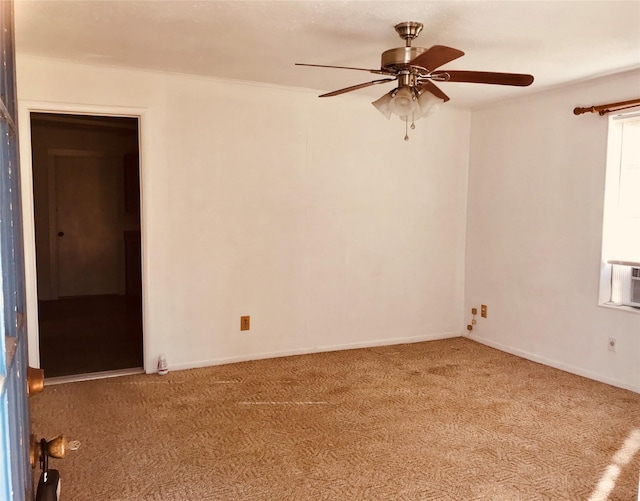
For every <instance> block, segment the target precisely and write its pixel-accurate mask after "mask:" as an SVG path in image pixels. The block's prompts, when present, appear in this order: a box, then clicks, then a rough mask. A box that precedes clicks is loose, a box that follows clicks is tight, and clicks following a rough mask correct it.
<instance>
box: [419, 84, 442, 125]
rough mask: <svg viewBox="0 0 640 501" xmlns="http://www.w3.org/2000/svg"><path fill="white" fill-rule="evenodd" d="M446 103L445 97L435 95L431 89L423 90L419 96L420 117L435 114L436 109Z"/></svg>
mask: <svg viewBox="0 0 640 501" xmlns="http://www.w3.org/2000/svg"><path fill="white" fill-rule="evenodd" d="M442 103H444V99H440V98H439V97H437V96H434V95H433V94H432V93H431V92H429V91H426V90H425V91H423V92H422V94H420V97H418V106H419V107H420V117H425V118H426V117H428V116H429V115H433V114H434V113H435V112H436V111H438V110H439V109H440V106H441V105H442Z"/></svg>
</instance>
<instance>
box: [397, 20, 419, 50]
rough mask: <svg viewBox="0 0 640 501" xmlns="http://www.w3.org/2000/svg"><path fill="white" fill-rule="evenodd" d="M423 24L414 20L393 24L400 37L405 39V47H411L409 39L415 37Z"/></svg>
mask: <svg viewBox="0 0 640 501" xmlns="http://www.w3.org/2000/svg"><path fill="white" fill-rule="evenodd" d="M423 27H424V25H423V24H422V23H417V22H415V21H407V22H404V23H398V24H396V25H395V26H394V28H395V29H396V31H397V32H398V35H400V38H402V39H403V40H405V41H406V43H407V47H411V40H413V39H414V38H416V37H417V36H418V35H419V34H420V32H421V31H422V28H423Z"/></svg>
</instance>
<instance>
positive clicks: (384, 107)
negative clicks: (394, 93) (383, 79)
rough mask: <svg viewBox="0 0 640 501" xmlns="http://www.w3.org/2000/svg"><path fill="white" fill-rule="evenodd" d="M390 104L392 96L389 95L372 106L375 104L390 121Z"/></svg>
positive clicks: (374, 102)
mask: <svg viewBox="0 0 640 501" xmlns="http://www.w3.org/2000/svg"><path fill="white" fill-rule="evenodd" d="M390 102H391V96H390V95H389V94H385V95H384V96H382V97H381V98H380V99H377V100H375V101H373V102H372V103H371V104H373V105H374V106H375V107H376V109H377V110H378V111H379V112H380V113H382V114H383V115H384V116H385V117H387V120H388V119H390V118H391V107H390V106H389V103H390Z"/></svg>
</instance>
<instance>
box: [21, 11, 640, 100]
mask: <svg viewBox="0 0 640 501" xmlns="http://www.w3.org/2000/svg"><path fill="white" fill-rule="evenodd" d="M15 18H16V46H17V50H18V52H19V53H22V54H31V55H38V56H45V57H52V58H62V59H70V60H74V61H79V62H84V63H91V64H100V65H110V66H125V67H136V68H146V69H152V70H167V71H172V72H181V73H191V74H198V75H210V76H215V77H221V78H229V79H236V80H244V81H256V82H265V83H269V84H276V85H284V86H295V87H305V88H310V89H317V90H318V91H322V92H327V91H332V90H336V89H339V88H343V87H347V86H350V85H355V84H358V83H362V82H367V81H370V80H374V79H376V78H380V76H378V75H371V74H369V73H366V72H359V71H350V70H339V69H326V68H307V67H296V66H294V63H295V62H305V63H315V64H329V65H342V66H357V67H364V68H379V67H380V54H381V53H382V52H383V51H385V50H387V49H390V48H393V47H401V46H403V45H404V41H403V40H401V39H400V38H399V37H398V35H397V34H396V32H395V30H394V29H393V26H394V25H395V24H397V23H399V22H402V21H419V22H422V23H424V26H425V28H424V30H423V32H422V34H421V35H420V36H419V38H418V39H417V40H416V41H414V43H413V45H414V46H420V47H430V46H431V45H435V44H440V45H448V46H451V47H455V48H457V49H460V50H462V51H464V52H465V53H466V55H465V56H464V57H462V58H460V59H458V60H456V61H453V62H451V63H449V64H447V65H445V66H443V68H442V69H464V70H480V71H503V72H513V73H530V74H532V75H534V76H535V82H534V83H533V85H532V86H531V87H528V88H513V87H504V86H495V85H482V84H471V83H447V82H444V83H441V84H438V85H439V86H440V88H441V89H442V90H443V91H444V92H446V93H447V94H448V95H449V96H450V97H451V103H452V104H455V105H457V106H464V107H477V106H482V105H486V104H487V103H490V102H493V101H497V100H502V99H508V98H510V97H514V96H521V95H524V94H526V93H531V92H536V91H539V90H540V89H544V88H548V87H550V86H556V85H561V84H563V83H567V82H571V81H577V80H584V79H588V78H591V77H595V76H601V75H606V74H610V73H615V72H618V71H623V70H629V69H633V68H639V67H640V1H608V0H607V1H439V2H429V1H402V0H387V1H367V0H363V1H359V0H351V1H317V0H298V1H267V0H265V1H252V0H247V1H245V0H235V1H214V0H207V1H191V0H177V1H158V0H144V1H120V0H99V1H96V0H94V1H88V0H82V1H77V0H64V1H58V0H40V1H31V0H15ZM387 87H388V88H387ZM392 87H393V85H392V84H385V85H380V86H375V87H372V88H369V89H366V90H364V91H360V92H362V93H364V94H368V95H371V96H378V95H381V94H382V93H384V92H386V91H388V90H391V88H392ZM639 93H640V89H639ZM625 97H627V98H631V97H640V96H631V97H628V96H625ZM331 99H340V96H338V97H333V98H331ZM583 104H588V103H583Z"/></svg>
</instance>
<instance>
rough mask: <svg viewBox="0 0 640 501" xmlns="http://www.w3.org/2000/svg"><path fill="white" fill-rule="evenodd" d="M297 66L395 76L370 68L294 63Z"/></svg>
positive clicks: (389, 72)
mask: <svg viewBox="0 0 640 501" xmlns="http://www.w3.org/2000/svg"><path fill="white" fill-rule="evenodd" d="M294 64H295V65H296V66H311V67H312V68H337V69H339V70H357V71H367V72H369V73H374V74H376V75H393V74H394V73H393V72H391V71H386V70H370V69H368V68H354V67H353V66H330V65H327V64H305V63H294Z"/></svg>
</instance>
